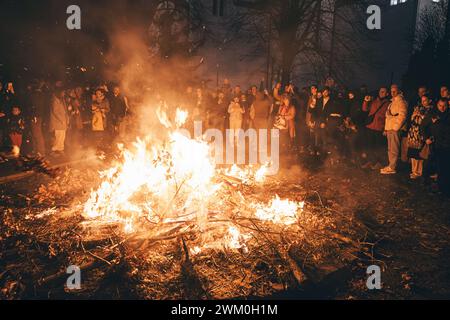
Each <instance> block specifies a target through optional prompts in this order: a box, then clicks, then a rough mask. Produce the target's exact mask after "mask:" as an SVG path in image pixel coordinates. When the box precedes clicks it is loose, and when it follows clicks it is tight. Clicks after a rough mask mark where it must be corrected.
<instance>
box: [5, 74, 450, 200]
mask: <svg viewBox="0 0 450 320" xmlns="http://www.w3.org/2000/svg"><path fill="white" fill-rule="evenodd" d="M110 88H111V90H110ZM0 93H1V94H0V122H1V123H0V124H1V125H0V128H1V129H0V142H1V143H2V144H3V145H4V146H5V145H6V146H7V145H9V146H13V147H15V148H17V149H18V150H22V146H23V143H24V139H25V140H26V141H30V145H31V147H30V150H29V151H28V152H30V153H32V154H37V155H48V154H50V155H52V156H53V155H59V154H62V153H64V152H66V153H67V152H74V151H76V150H77V149H79V148H82V147H84V146H86V145H93V146H95V147H97V148H104V147H105V146H108V145H109V144H111V143H112V141H114V139H115V137H117V136H118V135H120V134H121V132H123V131H124V130H126V129H124V127H123V126H124V125H123V124H124V123H126V121H124V120H125V119H127V118H128V116H129V115H130V110H131V109H130V104H129V101H128V99H127V98H126V97H125V96H124V95H123V94H122V92H121V89H120V87H119V86H117V85H111V86H108V85H100V86H94V87H90V88H86V87H81V86H78V87H74V88H65V87H64V86H63V84H62V83H61V82H56V83H55V84H52V85H51V86H50V85H48V84H47V83H45V82H42V81H35V82H34V83H33V84H32V85H29V86H28V87H27V90H25V92H24V93H23V94H16V92H15V90H14V84H13V83H12V82H8V83H7V84H6V85H5V86H3V84H1V83H0ZM177 95H178V99H179V101H180V102H179V104H180V105H182V106H183V107H185V108H187V109H188V110H189V111H190V118H189V121H191V122H193V121H202V122H203V123H205V124H206V126H205V127H206V128H216V129H220V130H226V129H233V130H237V129H243V130H247V129H250V128H254V129H272V128H276V129H279V130H280V137H281V151H282V152H283V153H290V154H295V155H299V156H300V155H302V154H303V155H305V156H307V155H310V156H312V157H319V158H320V157H331V158H337V159H347V160H348V161H351V162H352V163H354V164H355V165H358V166H361V167H362V168H363V169H372V170H378V171H379V172H380V174H383V175H394V174H396V173H397V171H398V169H399V166H401V165H402V164H404V166H406V165H407V166H409V167H410V178H411V179H414V180H416V179H419V180H421V181H423V182H424V183H427V184H428V183H430V184H431V183H432V182H433V180H435V181H437V182H438V185H439V187H440V191H441V192H443V193H445V194H450V118H449V112H450V111H449V104H450V94H449V89H448V87H447V86H445V85H443V86H442V87H440V88H438V90H437V92H433V91H431V90H430V89H429V88H427V87H425V86H421V87H420V88H418V90H417V94H416V95H415V96H414V97H409V98H408V97H405V95H404V94H403V93H402V90H401V89H400V87H399V86H398V85H395V84H394V85H391V86H382V87H381V88H379V89H378V91H377V92H376V93H375V94H370V92H369V90H368V89H367V87H366V86H361V87H360V88H359V89H357V90H344V89H342V88H341V87H339V86H337V85H336V84H335V82H334V81H332V80H331V81H330V80H329V79H328V80H327V82H326V83H325V85H323V86H321V87H319V86H318V85H311V86H309V87H303V88H301V89H299V88H297V87H295V86H294V85H293V84H287V85H285V86H283V85H282V84H281V83H277V84H276V85H275V86H274V88H273V89H270V90H269V89H267V88H265V87H264V81H262V82H261V84H260V85H259V86H256V85H253V86H250V87H249V88H245V89H243V88H241V86H239V85H236V86H231V84H230V82H229V81H228V80H227V79H225V80H224V82H223V84H222V85H221V86H220V87H219V88H215V89H213V90H209V89H207V88H206V87H205V86H204V85H201V86H198V87H194V86H188V87H187V88H186V90H181V91H178V92H177ZM155 99H159V100H160V101H159V102H161V103H162V98H161V96H159V95H157V94H155ZM21 152H24V151H21Z"/></svg>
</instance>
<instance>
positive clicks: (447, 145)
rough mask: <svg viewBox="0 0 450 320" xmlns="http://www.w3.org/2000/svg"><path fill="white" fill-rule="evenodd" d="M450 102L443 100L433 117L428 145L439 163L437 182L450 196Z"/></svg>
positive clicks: (443, 191)
mask: <svg viewBox="0 0 450 320" xmlns="http://www.w3.org/2000/svg"><path fill="white" fill-rule="evenodd" d="M449 101H450V100H449ZM448 104H449V102H448V100H447V99H445V98H441V99H440V100H439V101H438V103H437V108H436V109H437V110H436V111H435V112H434V113H433V115H432V124H431V126H430V131H429V132H430V136H428V137H427V141H426V143H427V144H430V145H432V146H433V150H434V151H435V159H436V162H437V181H438V185H439V190H440V191H441V192H442V193H444V194H445V195H447V196H450V165H449V164H450V111H449V105H448Z"/></svg>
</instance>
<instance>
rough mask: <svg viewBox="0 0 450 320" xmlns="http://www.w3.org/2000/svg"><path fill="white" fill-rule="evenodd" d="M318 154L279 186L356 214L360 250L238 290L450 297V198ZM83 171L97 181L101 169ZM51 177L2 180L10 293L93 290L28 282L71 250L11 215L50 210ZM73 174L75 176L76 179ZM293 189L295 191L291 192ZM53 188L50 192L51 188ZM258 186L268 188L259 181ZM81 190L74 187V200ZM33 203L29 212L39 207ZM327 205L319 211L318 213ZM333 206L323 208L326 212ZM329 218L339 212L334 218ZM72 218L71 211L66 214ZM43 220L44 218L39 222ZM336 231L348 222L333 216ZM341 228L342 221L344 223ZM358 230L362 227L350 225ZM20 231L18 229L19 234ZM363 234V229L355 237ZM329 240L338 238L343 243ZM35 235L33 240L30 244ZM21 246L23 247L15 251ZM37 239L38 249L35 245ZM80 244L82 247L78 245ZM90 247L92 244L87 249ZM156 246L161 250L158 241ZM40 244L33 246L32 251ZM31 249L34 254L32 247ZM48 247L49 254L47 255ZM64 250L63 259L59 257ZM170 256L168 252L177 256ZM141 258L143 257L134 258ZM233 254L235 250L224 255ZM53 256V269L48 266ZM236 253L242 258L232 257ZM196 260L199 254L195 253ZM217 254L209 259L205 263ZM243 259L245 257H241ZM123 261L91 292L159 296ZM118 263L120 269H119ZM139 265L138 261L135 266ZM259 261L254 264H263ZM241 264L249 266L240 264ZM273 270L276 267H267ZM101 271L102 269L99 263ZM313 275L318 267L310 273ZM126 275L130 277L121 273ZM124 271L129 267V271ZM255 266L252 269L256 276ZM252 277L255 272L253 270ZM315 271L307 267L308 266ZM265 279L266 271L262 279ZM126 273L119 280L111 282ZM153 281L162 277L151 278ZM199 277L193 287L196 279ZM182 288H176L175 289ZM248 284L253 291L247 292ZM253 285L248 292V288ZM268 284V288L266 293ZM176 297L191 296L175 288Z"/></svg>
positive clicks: (1, 277)
mask: <svg viewBox="0 0 450 320" xmlns="http://www.w3.org/2000/svg"><path fill="white" fill-rule="evenodd" d="M311 161H312V159H302V160H301V161H299V163H296V162H294V164H293V163H292V161H290V162H289V163H288V164H285V165H284V169H283V171H282V172H281V173H280V176H279V177H278V179H279V180H280V181H282V182H283V183H282V185H279V186H278V188H279V189H280V190H281V189H283V190H284V191H285V192H287V193H291V194H292V195H294V196H295V194H296V193H298V194H301V195H302V197H303V196H304V197H305V198H306V199H305V201H306V202H308V203H310V204H311V206H313V205H314V206H317V207H322V208H326V215H330V216H331V217H330V218H334V219H335V220H336V221H338V220H345V221H350V222H351V224H350V225H348V224H345V225H343V226H344V227H345V228H346V229H348V230H345V232H344V230H341V231H342V232H344V233H345V234H346V235H353V236H354V237H357V241H358V242H359V244H360V246H361V251H362V252H360V253H355V255H354V258H352V259H347V260H345V261H347V262H346V263H344V264H343V265H342V266H339V267H336V266H334V267H333V268H332V270H331V271H330V272H328V273H327V277H325V278H326V279H325V280H323V279H321V280H320V281H317V282H313V283H312V284H311V283H310V284H308V285H307V286H305V287H304V288H302V286H301V285H300V286H296V287H292V286H282V285H281V287H279V286H278V285H277V284H272V287H273V288H276V290H262V289H261V290H262V291H261V292H263V294H262V295H261V294H257V292H259V291H258V290H256V291H252V290H251V288H248V291H242V292H243V294H242V295H237V296H236V297H237V298H246V297H250V296H252V295H254V296H255V297H257V298H288V299H303V298H306V299H308V298H321V299H448V298H450V268H449V265H450V210H449V208H450V200H449V199H444V198H442V196H440V195H438V194H436V193H433V192H431V191H430V190H429V189H428V188H427V187H425V186H423V185H422V184H421V183H420V182H418V181H409V180H408V179H407V174H406V173H400V174H399V175H398V176H388V177H386V176H381V175H379V174H378V173H377V172H374V171H370V170H362V169H360V168H357V167H355V166H353V165H350V164H346V163H331V162H330V161H326V162H325V163H324V164H323V165H322V166H320V167H317V166H316V165H311V163H312V162H311ZM85 179H87V180H89V179H91V180H92V181H95V179H96V178H95V177H94V176H92V177H86V178H85ZM49 183H50V178H48V177H45V176H43V175H35V176H33V177H31V178H27V179H26V180H21V181H17V182H12V183H8V184H4V185H1V186H0V192H1V195H0V196H1V199H2V200H1V202H2V205H1V210H2V215H1V227H0V231H1V232H0V248H1V252H0V255H1V259H0V261H1V262H0V266H1V268H0V288H1V290H2V298H13V299H15V298H25V299H27V298H40V299H42V298H44V299H45V298H55V297H57V298H68V299H70V298H87V297H86V296H83V295H81V296H79V295H78V296H77V295H75V296H70V295H66V294H65V293H64V292H55V291H53V292H52V294H49V293H48V292H47V293H46V292H45V290H43V291H39V290H38V289H36V287H32V288H29V287H26V283H30V281H34V279H31V278H32V277H33V275H32V273H33V272H35V271H33V272H29V271H25V270H21V268H22V267H21V265H22V264H23V263H24V260H25V261H28V262H30V261H31V264H34V263H35V261H36V263H35V264H36V266H35V269H36V270H38V271H39V272H42V273H44V274H47V275H49V274H50V275H51V274H55V273H58V271H59V270H60V269H59V268H58V266H53V265H54V264H55V263H54V262H55V259H60V258H61V259H66V258H68V257H70V255H71V253H70V252H65V251H67V248H66V250H61V251H64V252H58V247H54V248H52V247H45V248H43V247H39V248H38V249H36V244H35V243H31V242H32V241H31V240H29V239H28V236H27V235H24V233H21V230H19V229H20V227H17V230H11V224H10V223H9V221H8V219H9V218H8V217H9V215H10V214H11V213H14V212H15V211H16V209H17V208H25V207H28V208H30V203H32V204H33V205H32V206H31V209H28V210H31V211H33V210H36V211H42V210H43V209H45V208H49V207H52V205H51V203H41V204H39V203H38V202H35V201H33V200H32V199H33V197H34V195H35V194H36V193H37V192H38V190H39V188H40V186H41V188H42V185H44V186H45V185H47V184H49ZM74 183H75V181H74ZM76 183H77V184H78V185H77V186H76V188H75V187H74V189H73V190H77V191H72V193H74V192H76V193H79V194H82V195H85V196H86V195H87V194H88V192H89V190H86V185H85V184H84V183H83V181H77V182H76ZM289 190H290V191H289ZM39 191H40V192H41V194H42V192H44V193H45V192H46V193H47V194H48V195H49V198H51V195H52V192H53V191H52V190H51V189H48V190H44V191H43V190H42V189H41V190H39ZM259 192H262V191H261V190H260V191H259ZM73 196H74V194H68V195H66V197H67V199H68V201H69V200H70V198H72V197H73ZM55 203H58V205H59V206H64V204H63V203H64V197H62V198H61V197H58V199H54V204H55ZM31 211H30V212H31ZM318 214H320V213H318ZM324 215H325V213H324ZM330 221H331V220H330ZM61 223H64V219H62V220H61ZM41 227H42V226H41ZM334 227H335V228H336V229H337V230H338V231H340V230H339V228H340V225H334ZM344 227H342V228H344ZM351 229H354V230H351ZM64 230H66V229H64V228H62V231H61V232H60V233H58V234H56V233H55V235H54V237H58V238H60V239H61V238H63V239H64V238H67V242H68V243H67V246H69V247H73V243H71V242H70V241H69V240H70V236H68V235H67V234H63V233H64V232H66V231H64ZM15 233H17V234H15ZM355 239H356V238H355ZM335 242H336V241H335V240H332V239H331V240H330V243H331V244H332V245H334V246H335V247H336V248H337V247H342V245H341V244H338V243H335ZM27 244H28V245H27ZM15 247H23V248H24V249H23V250H21V251H20V253H18V252H17V250H14V248H15ZM31 247H32V248H31ZM73 249H74V251H76V250H80V248H78V247H77V248H73ZM83 250H84V248H83ZM158 250H162V249H161V248H158ZM31 251H33V252H31ZM27 252H28V253H27ZM49 252H50V253H51V254H49ZM55 257H58V258H55ZM175 258H176V257H172V258H170V257H168V258H167V259H168V260H170V259H175ZM133 259H135V260H139V257H137V256H136V257H133ZM226 259H228V260H229V261H231V260H233V259H234V258H233V257H226ZM38 260H39V261H40V262H39V263H41V264H42V263H43V262H44V265H45V261H48V268H46V267H42V266H41V265H39V263H38V262H37V261H38ZM233 261H234V260H233ZM194 262H195V261H194ZM208 263H209V262H205V265H207V264H208ZM169 264H170V261H167V264H166V265H161V264H160V265H157V266H155V268H160V271H161V272H162V273H164V272H168V269H169V267H168V265H169ZM243 265H245V263H244V264H243ZM369 265H377V266H379V267H380V268H381V269H382V275H381V276H382V278H381V282H382V289H381V290H368V289H367V287H366V279H367V277H368V275H367V274H366V269H367V267H368V266H369ZM117 266H118V267H115V268H109V270H107V271H105V270H103V274H102V278H103V279H106V280H105V281H104V283H103V284H102V286H100V287H97V288H95V290H94V292H93V293H91V294H90V295H89V298H113V299H117V298H152V297H153V296H152V294H151V292H150V293H149V292H148V291H151V290H147V291H146V292H144V291H145V290H143V289H142V286H143V283H142V281H141V282H140V283H139V281H138V278H136V277H130V274H133V270H130V264H127V265H125V266H124V265H123V264H117ZM265 268H267V266H266V265H265V264H264V263H259V264H257V265H256V266H255V265H252V266H251V268H250V269H251V270H250V271H251V272H250V273H252V272H253V273H258V274H262V275H261V276H258V277H259V278H261V277H263V276H265V275H264V273H265V272H267V270H265ZM111 269H112V271H111ZM131 269H132V268H131ZM255 270H256V271H255ZM241 271H242V270H241ZM269 271H270V270H269ZM92 272H100V271H96V270H94V271H92ZM311 274H313V273H311ZM122 275H123V278H121V277H122ZM125 275H126V276H125ZM250 276H252V275H249V277H250ZM253 276H254V275H253ZM308 276H309V274H308ZM259 278H258V279H259ZM118 281H119V282H120V283H121V284H120V285H119V286H117V285H115V286H110V285H108V283H116V284H117V282H118ZM146 281H147V284H146V285H144V287H145V286H147V287H148V288H150V287H152V286H158V285H161V284H157V281H156V279H154V282H152V281H151V280H149V278H147V280H146ZM166 285H167V288H168V289H167V288H166V289H167V290H169V291H170V286H174V287H175V286H176V285H177V282H176V281H169V282H168V283H167V284H166ZM193 286H195V281H194V284H193ZM174 290H176V289H175V288H174ZM244 292H245V294H244ZM249 292H250V293H249ZM264 292H266V294H264ZM167 297H169V298H178V297H179V298H183V296H182V295H181V296H177V295H172V296H170V295H168V296H167Z"/></svg>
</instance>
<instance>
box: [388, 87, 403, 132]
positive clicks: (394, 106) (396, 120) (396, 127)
mask: <svg viewBox="0 0 450 320" xmlns="http://www.w3.org/2000/svg"><path fill="white" fill-rule="evenodd" d="M407 115H408V104H407V103H406V100H405V99H404V98H403V95H401V94H399V95H398V96H396V97H394V98H392V100H391V104H390V105H389V107H388V109H387V111H386V123H385V126H384V130H386V131H391V130H392V131H400V129H401V128H402V127H403V125H404V124H405V121H406V118H407Z"/></svg>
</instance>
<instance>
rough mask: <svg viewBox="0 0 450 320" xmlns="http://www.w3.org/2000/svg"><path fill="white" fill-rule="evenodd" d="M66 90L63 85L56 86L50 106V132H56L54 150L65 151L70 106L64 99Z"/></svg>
mask: <svg viewBox="0 0 450 320" xmlns="http://www.w3.org/2000/svg"><path fill="white" fill-rule="evenodd" d="M64 96H65V92H64V89H62V88H61V87H58V88H56V91H55V94H54V95H53V97H52V101H51V106H50V128H49V129H50V132H52V133H53V134H54V140H53V145H52V152H53V153H56V154H61V153H63V152H64V143H65V140H66V131H67V128H68V125H69V115H68V108H67V105H66V102H65V99H64Z"/></svg>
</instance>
